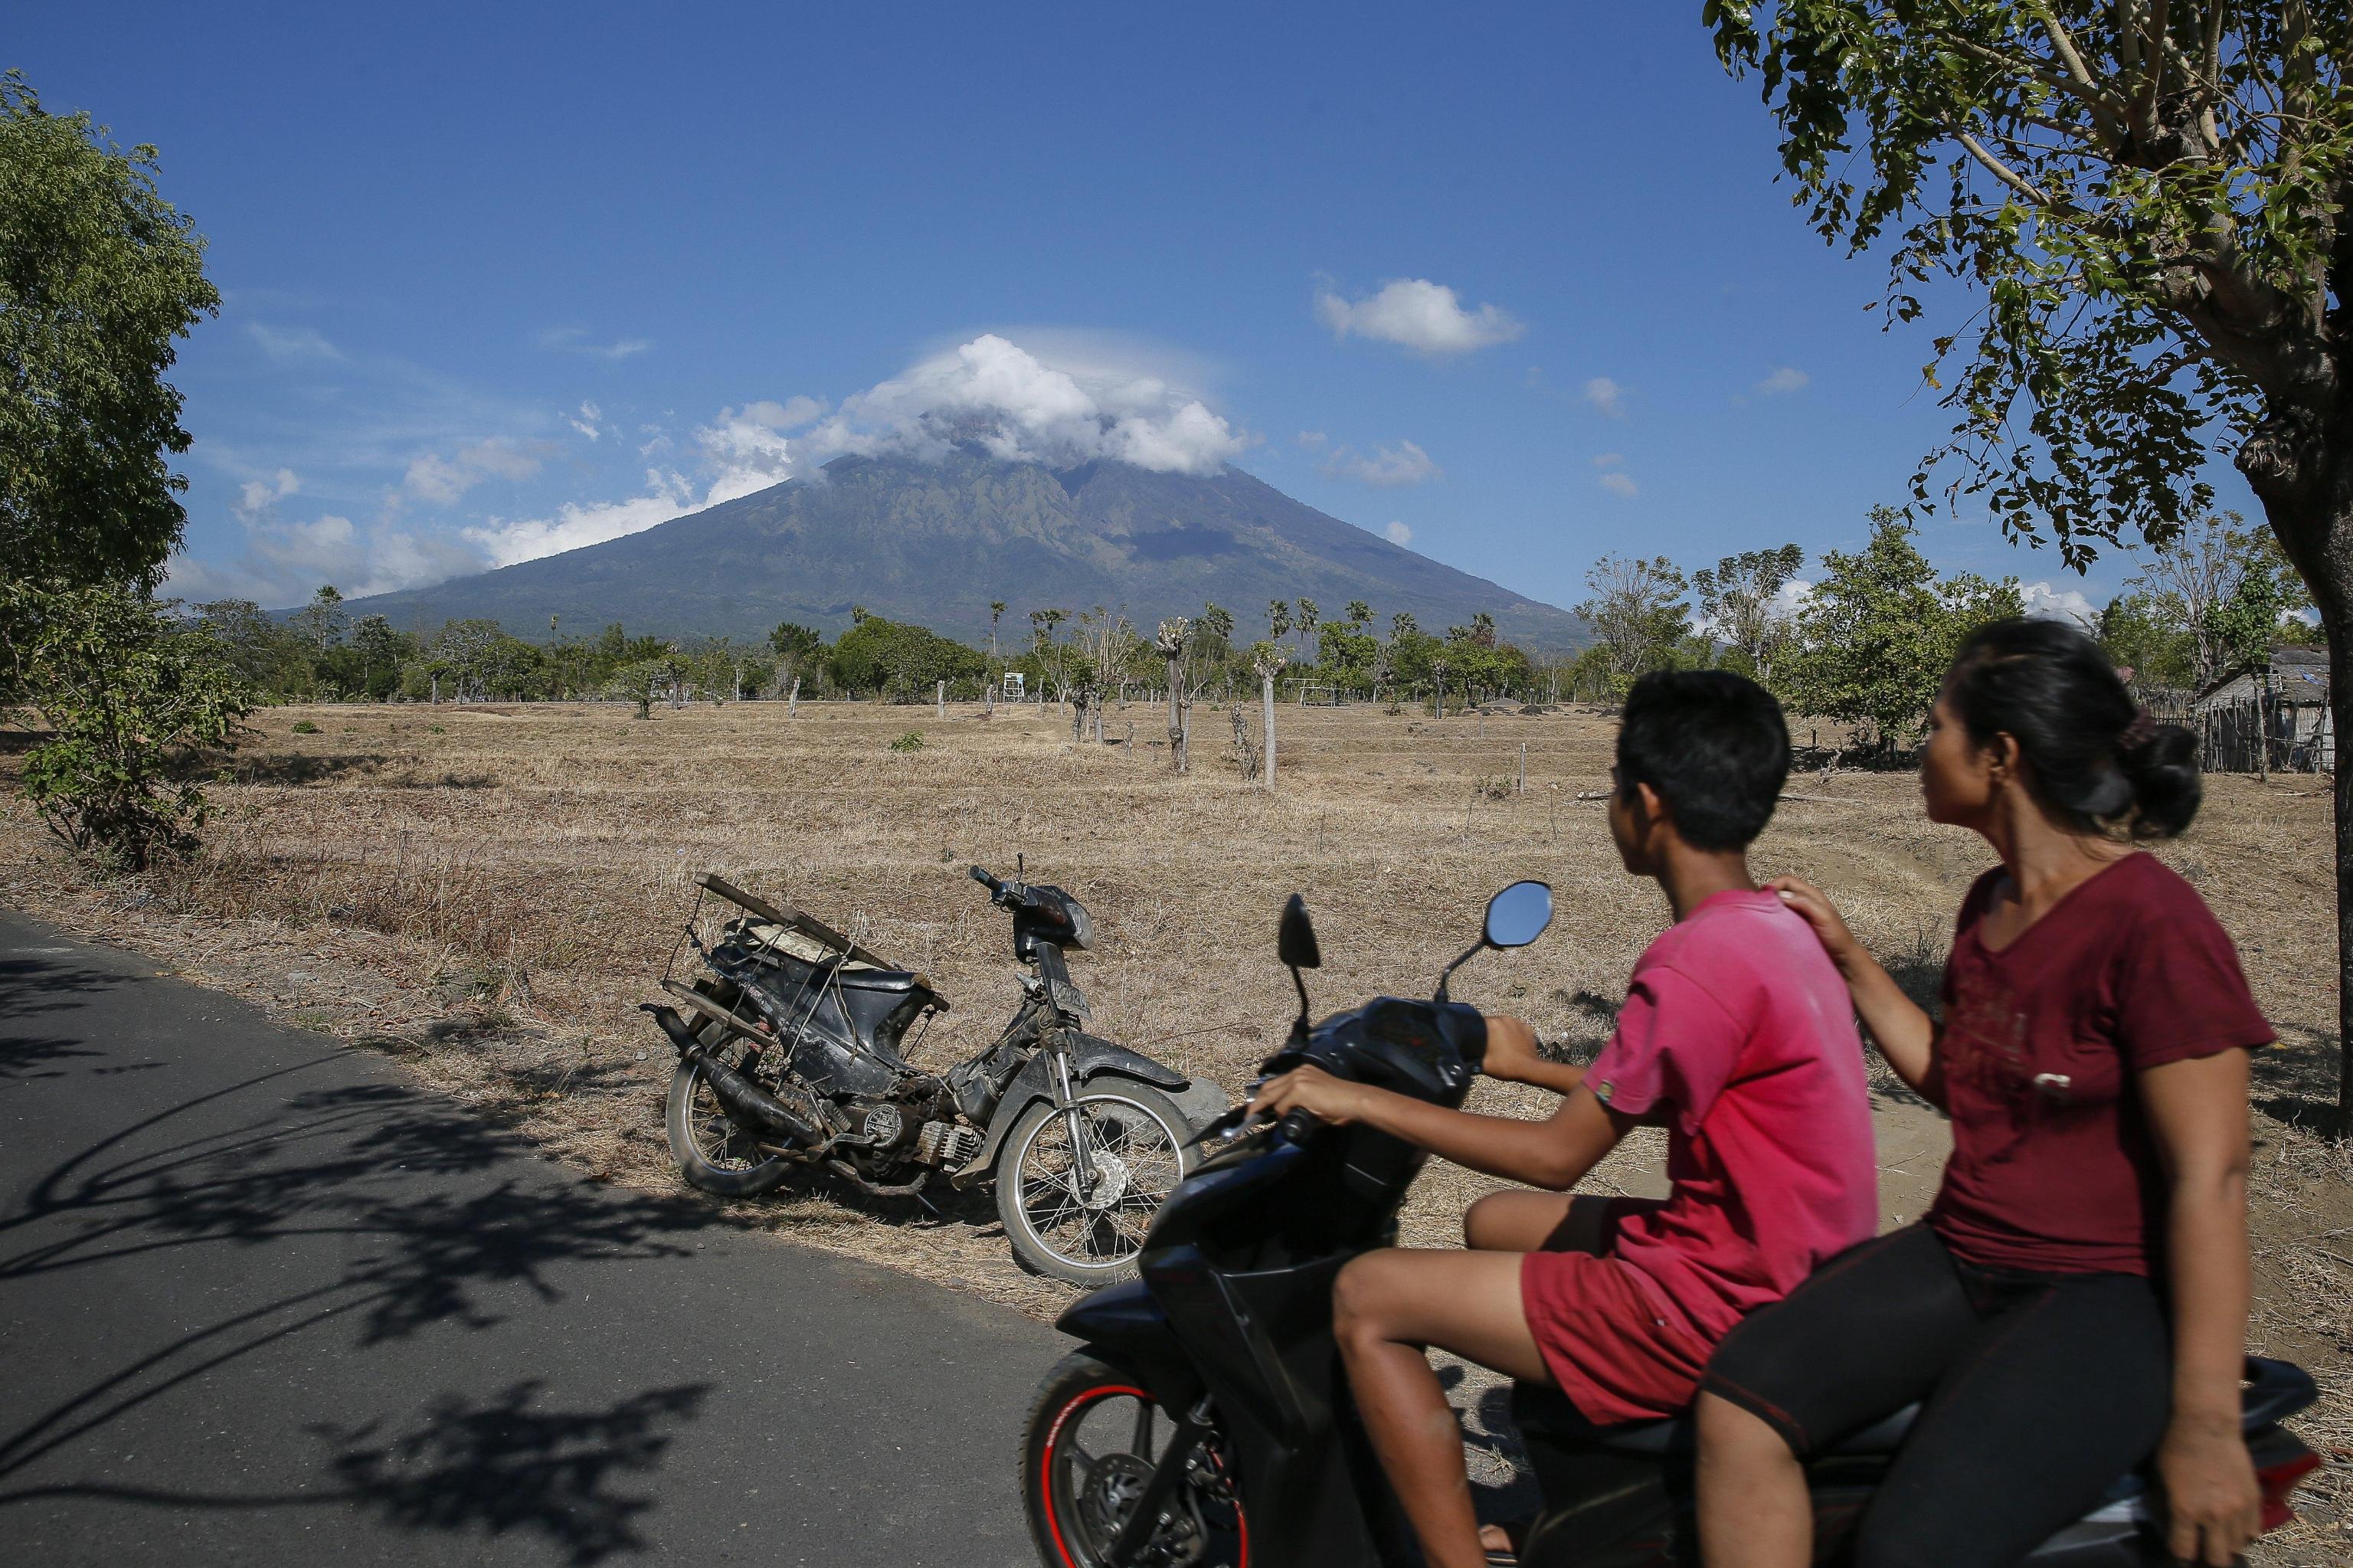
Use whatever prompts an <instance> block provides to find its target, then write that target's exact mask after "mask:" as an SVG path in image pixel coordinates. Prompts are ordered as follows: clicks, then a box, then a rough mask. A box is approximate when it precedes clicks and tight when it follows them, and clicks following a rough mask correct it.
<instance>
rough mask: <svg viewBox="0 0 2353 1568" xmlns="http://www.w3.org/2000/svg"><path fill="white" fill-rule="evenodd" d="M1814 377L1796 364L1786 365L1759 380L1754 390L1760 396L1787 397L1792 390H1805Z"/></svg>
mask: <svg viewBox="0 0 2353 1568" xmlns="http://www.w3.org/2000/svg"><path fill="white" fill-rule="evenodd" d="M1812 379H1813V377H1812V376H1809V375H1807V374H1806V373H1805V372H1804V371H1802V370H1799V369H1798V368H1797V367H1796V366H1788V365H1784V366H1780V367H1779V368H1778V369H1776V370H1775V371H1774V372H1773V374H1772V375H1770V376H1767V377H1766V378H1765V379H1764V380H1762V381H1759V382H1758V383H1757V385H1756V387H1754V388H1752V390H1754V391H1755V392H1756V393H1757V396H1758V397H1787V396H1788V394H1789V393H1792V392H1802V391H1804V390H1805V388H1806V384H1807V383H1808V382H1810V381H1811V380H1812Z"/></svg>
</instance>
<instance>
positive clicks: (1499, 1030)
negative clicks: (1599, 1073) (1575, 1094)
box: [1479, 1013, 1585, 1095]
mask: <svg viewBox="0 0 2353 1568" xmlns="http://www.w3.org/2000/svg"><path fill="white" fill-rule="evenodd" d="M1479 1070H1480V1071H1481V1072H1482V1073H1484V1074H1486V1075H1488V1076H1489V1077H1491V1078H1496V1079H1500V1080H1501V1081H1503V1082H1504V1083H1506V1084H1526V1085H1528V1086H1531V1087H1534V1088H1539V1089H1550V1090H1551V1091H1552V1092H1553V1093H1554V1094H1556V1095H1565V1094H1567V1093H1569V1092H1570V1091H1571V1090H1573V1089H1575V1088H1576V1087H1577V1085H1579V1084H1581V1083H1583V1082H1585V1069H1584V1068H1582V1067H1577V1066H1572V1065H1569V1064H1568V1063H1567V1062H1556V1061H1553V1060H1551V1059H1550V1058H1549V1057H1547V1056H1546V1055H1545V1054H1544V1053H1543V1052H1542V1050H1541V1049H1539V1048H1538V1046H1537V1044H1536V1032H1535V1030H1534V1029H1531V1028H1530V1027H1528V1023H1527V1021H1526V1020H1525V1019H1521V1018H1512V1017H1507V1016H1505V1015H1503V1014H1500V1013H1497V1014H1491V1015H1490V1016H1489V1017H1488V1019H1487V1059H1486V1061H1485V1062H1484V1063H1482V1065H1481V1066H1480V1069H1479Z"/></svg>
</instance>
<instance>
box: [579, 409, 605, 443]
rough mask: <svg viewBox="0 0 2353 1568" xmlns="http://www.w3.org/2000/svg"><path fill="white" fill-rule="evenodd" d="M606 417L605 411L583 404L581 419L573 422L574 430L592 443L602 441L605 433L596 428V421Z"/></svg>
mask: <svg viewBox="0 0 2353 1568" xmlns="http://www.w3.org/2000/svg"><path fill="white" fill-rule="evenodd" d="M604 417H605V412H604V410H603V409H601V408H597V407H596V404H594V403H589V402H583V403H582V404H581V405H580V417H579V418H576V419H574V420H573V421H572V428H573V429H575V430H577V431H579V432H580V433H581V434H582V435H584V436H586V437H587V438H588V439H589V440H592V441H593V440H600V439H602V437H603V436H604V432H603V431H602V430H600V429H597V428H596V421H597V420H599V419H601V418H604Z"/></svg>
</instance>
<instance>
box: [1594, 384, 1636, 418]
mask: <svg viewBox="0 0 2353 1568" xmlns="http://www.w3.org/2000/svg"><path fill="white" fill-rule="evenodd" d="M1585 400H1586V401H1587V402H1588V403H1590V404H1591V405H1593V408H1594V411H1595V412H1597V413H1599V414H1601V415H1603V416H1605V417H1607V418H1612V419H1615V418H1621V417H1622V416H1623V415H1624V414H1625V412H1626V388H1624V387H1620V386H1619V385H1618V383H1616V382H1615V381H1612V380H1610V379H1609V377H1608V376H1595V377H1594V378H1593V379H1592V380H1590V381H1588V382H1587V383H1586V384H1585Z"/></svg>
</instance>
